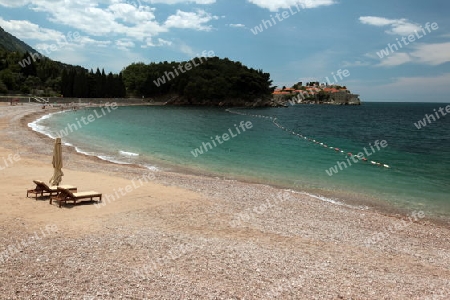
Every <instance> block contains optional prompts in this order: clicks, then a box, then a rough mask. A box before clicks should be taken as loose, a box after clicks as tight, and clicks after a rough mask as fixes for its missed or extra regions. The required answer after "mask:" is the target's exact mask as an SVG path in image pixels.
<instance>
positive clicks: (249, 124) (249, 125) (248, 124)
mask: <svg viewBox="0 0 450 300" xmlns="http://www.w3.org/2000/svg"><path fill="white" fill-rule="evenodd" d="M239 127H240V128H241V130H242V132H245V129H251V128H252V127H253V124H252V122H250V121H247V122H245V123H244V121H241V123H239ZM234 128H235V129H236V132H237V133H236V134H234V133H233V131H232V130H231V128H228V132H229V133H230V134H228V133H223V134H222V135H221V136H219V135H216V137H215V138H213V137H210V138H211V142H212V143H213V144H214V148H215V147H217V144H216V141H217V142H218V143H219V144H220V145H221V144H223V143H224V142H226V141H228V140H230V136H231V138H234V137H237V136H238V135H239V134H241V131H240V130H239V128H238V126H237V125H236V124H234ZM220 138H222V139H223V141H222V140H221V139H220ZM208 147H209V150H212V149H213V146H212V145H211V143H210V142H206V143H205V142H203V143H202V145H201V146H200V148H195V149H194V150H193V151H191V153H192V155H193V156H194V157H197V156H199V155H200V154H203V153H204V152H203V149H205V153H206V152H208Z"/></svg>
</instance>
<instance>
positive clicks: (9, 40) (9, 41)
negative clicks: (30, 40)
mask: <svg viewBox="0 0 450 300" xmlns="http://www.w3.org/2000/svg"><path fill="white" fill-rule="evenodd" d="M0 49H3V50H6V51H10V52H20V53H26V52H31V53H35V52H37V51H36V50H34V49H33V48H32V47H30V46H29V45H27V44H26V43H24V42H22V41H21V40H19V39H18V38H16V37H15V36H13V35H11V34H9V33H8V32H6V31H5V30H3V28H1V27H0Z"/></svg>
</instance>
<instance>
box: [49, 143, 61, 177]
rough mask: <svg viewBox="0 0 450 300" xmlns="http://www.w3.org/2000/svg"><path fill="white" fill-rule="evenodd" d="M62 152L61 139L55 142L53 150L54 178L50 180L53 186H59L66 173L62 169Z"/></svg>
mask: <svg viewBox="0 0 450 300" xmlns="http://www.w3.org/2000/svg"><path fill="white" fill-rule="evenodd" d="M62 166H63V164H62V152H61V138H57V139H56V140H55V147H54V149H53V169H54V170H53V177H52V178H50V184H51V185H59V184H60V182H61V180H62V176H63V175H64V173H63V172H62V171H61V169H62Z"/></svg>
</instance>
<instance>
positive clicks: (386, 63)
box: [377, 53, 412, 67]
mask: <svg viewBox="0 0 450 300" xmlns="http://www.w3.org/2000/svg"><path fill="white" fill-rule="evenodd" d="M411 61H412V59H411V56H410V55H409V54H408V53H392V54H391V55H389V56H388V57H386V58H383V59H382V61H381V62H380V64H378V65H377V66H379V67H393V66H399V65H403V64H406V63H408V62H411Z"/></svg>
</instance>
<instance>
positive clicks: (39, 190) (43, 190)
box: [27, 180, 77, 200]
mask: <svg viewBox="0 0 450 300" xmlns="http://www.w3.org/2000/svg"><path fill="white" fill-rule="evenodd" d="M33 182H34V184H36V187H35V188H34V189H30V190H27V198H28V195H29V194H34V195H35V197H36V200H37V197H38V195H40V196H41V197H43V196H44V194H49V196H50V197H51V196H52V195H53V194H55V195H57V194H58V187H57V186H48V185H47V184H46V183H45V182H43V181H41V180H33ZM59 187H61V188H64V189H67V190H70V191H72V192H76V191H77V187H75V186H72V185H60V186H59Z"/></svg>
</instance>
